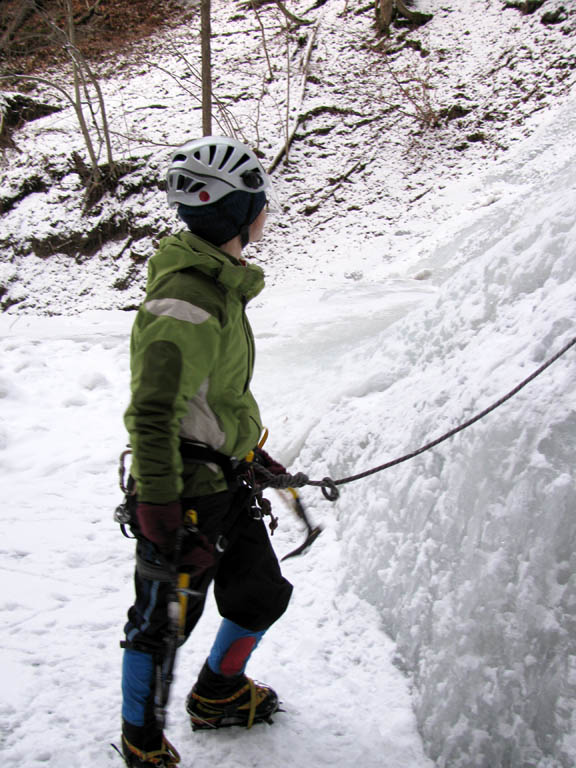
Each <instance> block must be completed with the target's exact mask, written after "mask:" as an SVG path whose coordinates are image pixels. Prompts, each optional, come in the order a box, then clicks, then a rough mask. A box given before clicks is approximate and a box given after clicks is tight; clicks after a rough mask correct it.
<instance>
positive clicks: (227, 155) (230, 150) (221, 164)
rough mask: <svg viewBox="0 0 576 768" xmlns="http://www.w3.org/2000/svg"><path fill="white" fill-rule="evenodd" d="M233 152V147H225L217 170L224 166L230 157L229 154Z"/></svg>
mask: <svg viewBox="0 0 576 768" xmlns="http://www.w3.org/2000/svg"><path fill="white" fill-rule="evenodd" d="M233 152H234V148H233V147H226V152H225V154H224V157H223V158H222V162H221V163H220V165H219V166H218V170H219V171H221V170H222V168H224V166H225V165H226V163H227V162H228V160H229V159H230V155H231V154H232V153H233Z"/></svg>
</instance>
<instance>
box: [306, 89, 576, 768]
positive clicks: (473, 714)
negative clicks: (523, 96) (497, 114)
mask: <svg viewBox="0 0 576 768" xmlns="http://www.w3.org/2000/svg"><path fill="white" fill-rule="evenodd" d="M575 126H576V106H575V103H574V102H572V103H568V104H565V105H564V106H563V108H562V109H561V110H560V112H559V113H558V115H556V117H555V118H554V119H552V118H551V119H550V120H549V121H548V122H547V123H546V125H543V126H542V128H541V130H540V131H539V132H538V134H537V135H536V136H535V137H533V139H532V140H530V141H529V142H527V143H526V144H525V145H524V146H522V147H519V148H518V149H517V150H516V152H515V153H513V154H512V155H511V156H510V157H509V159H508V160H507V162H506V163H505V164H503V165H501V166H499V167H498V168H497V169H496V170H495V171H494V172H493V173H492V174H491V175H490V176H489V177H485V178H484V179H483V180H482V181H481V183H480V184H477V185H476V186H475V187H474V186H471V187H469V188H468V192H467V193H466V194H469V195H470V202H471V203H472V204H471V205H470V206H469V209H468V210H467V211H465V212H464V213H463V214H462V216H461V217H460V219H459V220H458V221H457V222H455V224H454V226H453V228H452V231H451V232H450V231H448V232H446V233H445V236H444V239H443V242H441V241H440V240H439V241H438V243H437V244H436V246H435V247H434V249H433V250H432V252H431V253H430V254H429V259H428V262H427V263H428V266H430V267H431V269H432V271H433V274H434V275H436V277H437V278H439V279H440V281H441V288H440V292H439V296H438V299H437V301H436V302H435V303H434V304H433V305H432V306H428V307H427V308H425V309H423V310H422V311H417V312H413V313H412V314H411V315H409V317H408V318H406V319H405V320H403V321H400V322H399V323H397V324H396V325H395V326H393V327H392V328H391V329H389V330H388V331H384V332H383V333H381V334H379V335H378V337H377V338H375V339H374V340H373V342H372V343H371V344H369V345H367V346H366V347H365V348H364V349H363V357H364V364H365V366H366V378H367V380H370V378H371V377H372V380H373V382H374V385H373V386H372V388H371V391H370V392H368V393H367V394H363V395H362V396H359V397H356V398H354V397H351V398H350V399H349V400H348V401H347V402H346V404H345V405H344V404H343V405H342V407H340V408H338V409H337V410H336V411H333V412H332V413H331V414H330V417H329V420H328V421H326V422H325V424H324V425H323V426H324V428H320V427H319V428H317V430H316V444H315V445H314V446H311V447H310V448H309V449H308V450H309V451H311V458H314V457H315V456H318V454H319V446H320V443H321V442H322V441H323V446H322V451H323V455H324V456H325V458H326V459H327V460H328V462H329V471H330V473H331V475H332V476H333V477H342V476H345V475H346V474H350V473H352V472H356V471H360V470H363V469H367V468H368V467H371V466H374V465H375V464H378V463H381V462H383V461H385V460H387V459H390V458H393V457H395V456H398V455H401V454H403V453H406V452H408V451H409V450H412V449H414V448H416V447H418V446H420V445H422V444H423V443H425V442H427V441H428V440H430V439H432V438H434V437H436V436H438V435H440V434H442V433H443V432H445V431H447V430H448V429H450V428H452V427H454V426H456V425H457V424H458V423H460V422H461V421H463V420H465V419H467V418H469V417H470V416H472V415H473V414H474V413H476V412H478V411H480V410H482V409H483V408H484V407H486V406H487V405H489V404H490V403H491V402H493V401H494V400H496V399H498V398H499V397H500V396H501V395H502V394H504V393H506V392H507V391H508V390H510V389H511V388H512V387H513V386H514V385H516V384H517V383H518V382H519V381H520V380H522V379H523V378H524V377H525V376H527V375H528V374H529V373H531V372H532V371H533V370H534V369H536V368H537V367H538V366H539V364H540V363H541V362H542V361H544V360H545V359H546V358H547V357H549V356H551V355H552V354H554V353H555V352H556V351H557V350H559V349H560V348H561V347H562V346H563V345H564V344H566V343H567V342H568V341H569V340H570V339H571V338H572V337H573V336H576V326H575V324H574V317H575V309H576V292H575V288H576V274H575V273H576V162H575V160H576V157H575V154H576V153H575V151H574V148H573V147H572V145H571V141H572V140H571V138H570V136H572V137H573V136H574V135H576V134H575V132H574V129H575ZM474 200H476V201H478V200H481V201H483V202H484V203H489V204H487V205H485V206H484V207H482V206H480V207H475V204H474ZM575 379H576V348H572V349H571V350H570V351H569V352H568V353H567V354H566V355H565V356H564V357H563V358H562V359H561V360H559V361H558V362H557V363H555V364H554V365H553V366H552V367H551V368H549V369H548V370H547V371H546V372H545V373H544V374H543V375H542V376H541V377H540V378H538V379H537V380H536V381H535V382H533V383H532V384H530V385H529V386H528V387H527V388H526V389H524V390H523V391H522V392H521V393H519V394H518V395H517V396H516V397H515V398H514V399H513V400H512V401H510V402H508V403H507V404H506V405H504V406H502V407H501V408H500V409H499V410H498V411H496V412H495V413H493V414H492V415H490V416H489V417H487V418H486V419H485V420H483V421H482V422H480V423H478V424H476V425H475V426H473V427H472V428H470V429H469V430H467V431H466V432H464V433H462V434H460V435H459V436H457V437H455V438H453V439H452V440H450V441H449V442H447V443H444V444H443V445H441V446H440V447H438V448H436V449H435V450H433V451H432V452H429V453H427V454H425V455H423V456H422V457H419V458H418V459H415V460H413V461H411V462H408V463H406V464H403V465H401V466H400V467H397V468H395V469H391V470H388V471H387V472H385V473H383V474H380V475H377V476H375V477H374V478H371V479H368V480H362V481H359V482H357V483H354V484H352V485H349V486H347V487H346V489H345V490H344V491H343V496H342V499H341V501H340V502H339V505H338V514H339V515H340V520H341V523H342V529H341V530H342V535H343V538H344V540H345V542H346V545H345V559H346V563H345V570H346V576H345V578H346V582H347V583H348V584H349V583H352V584H353V585H354V586H355V588H356V589H357V590H358V592H360V593H361V594H362V595H363V596H364V597H367V598H368V599H369V600H370V601H371V602H373V603H374V604H375V605H376V606H378V608H379V610H380V611H381V615H382V618H383V622H384V625H385V627H386V628H387V629H388V630H389V631H390V632H391V633H392V635H393V636H394V637H395V639H396V640H397V643H398V649H399V654H400V657H401V659H402V663H403V664H405V665H406V668H407V669H408V670H409V672H410V673H411V674H412V675H413V679H414V685H415V706H416V710H417V715H418V719H419V725H420V728H421V731H422V734H423V736H424V739H425V742H426V743H427V746H428V750H429V753H430V755H431V756H432V757H434V758H435V759H436V760H437V764H438V766H440V768H443V767H446V768H472V767H473V766H478V767H479V768H499V767H504V766H506V767H507V768H536V767H538V768H560V767H562V768H569V767H570V768H572V767H573V766H574V765H575V764H576V718H575V715H574V711H575V704H576V621H575V617H576V589H575V585H576V575H575V573H576V554H575V543H576V489H575V486H574V477H573V466H574V456H575V454H576V450H575V449H576V393H575V388H574V382H575ZM328 422H329V423H328ZM328 434H331V435H332V436H334V435H335V434H336V435H338V436H339V437H338V439H337V440H334V439H332V440H331V441H330V442H329V441H328V439H327V437H326V436H327V435H328ZM344 457H345V458H344Z"/></svg>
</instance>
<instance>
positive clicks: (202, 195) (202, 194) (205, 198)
mask: <svg viewBox="0 0 576 768" xmlns="http://www.w3.org/2000/svg"><path fill="white" fill-rule="evenodd" d="M198 197H199V198H200V200H202V202H203V203H207V202H208V200H210V195H209V194H208V192H206V190H204V189H203V190H202V192H200V194H199V195H198Z"/></svg>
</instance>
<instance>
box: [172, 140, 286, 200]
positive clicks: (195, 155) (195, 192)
mask: <svg viewBox="0 0 576 768" xmlns="http://www.w3.org/2000/svg"><path fill="white" fill-rule="evenodd" d="M270 186H271V184H270V178H269V176H268V174H267V173H266V171H265V170H264V168H263V167H262V165H261V163H260V161H259V160H258V158H257V157H256V155H255V154H254V152H253V151H252V150H251V149H249V148H248V147H247V146H246V145H245V144H242V142H241V141H238V140H237V139H231V138H228V137H226V136H204V138H202V139H193V140H192V141H187V142H186V144H183V145H182V146H181V147H179V148H178V149H177V150H176V151H175V152H173V153H172V157H171V158H170V166H169V168H168V172H167V174H166V194H167V197H168V204H169V205H170V207H172V208H175V207H176V206H177V205H179V204H180V203H183V204H184V205H189V206H193V207H194V206H203V205H208V204H210V203H215V202H216V201H217V200H221V199H222V198H223V197H225V196H226V195H228V194H229V193H230V192H234V191H235V190H239V191H241V192H249V193H256V192H264V191H266V190H268V189H270Z"/></svg>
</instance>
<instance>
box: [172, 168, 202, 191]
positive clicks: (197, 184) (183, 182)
mask: <svg viewBox="0 0 576 768" xmlns="http://www.w3.org/2000/svg"><path fill="white" fill-rule="evenodd" d="M205 186H206V184H204V182H202V181H195V180H194V179H191V178H189V177H188V176H184V174H182V173H180V174H179V175H178V179H177V181H176V191H177V192H187V193H190V194H194V192H198V190H200V189H202V188H203V187H205Z"/></svg>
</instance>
